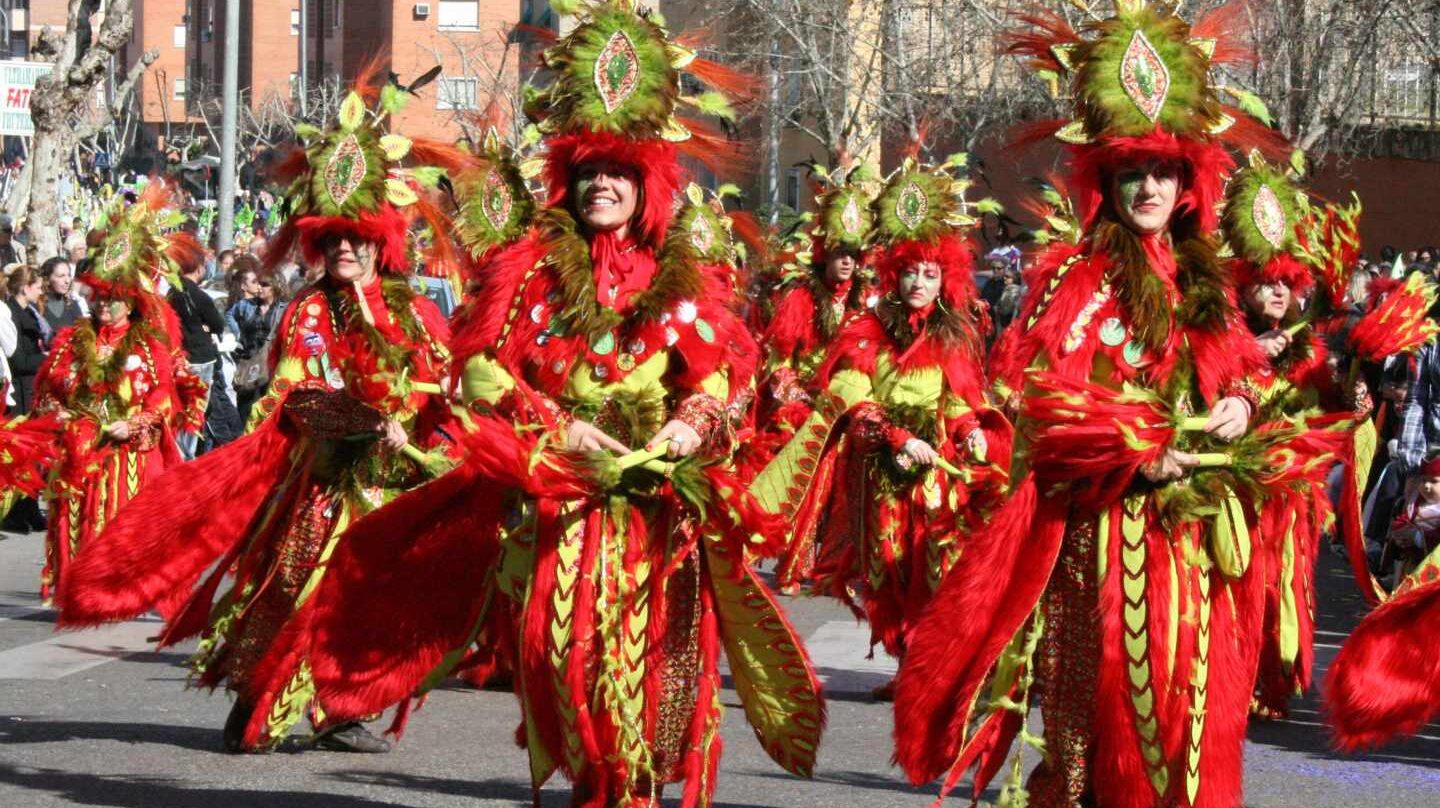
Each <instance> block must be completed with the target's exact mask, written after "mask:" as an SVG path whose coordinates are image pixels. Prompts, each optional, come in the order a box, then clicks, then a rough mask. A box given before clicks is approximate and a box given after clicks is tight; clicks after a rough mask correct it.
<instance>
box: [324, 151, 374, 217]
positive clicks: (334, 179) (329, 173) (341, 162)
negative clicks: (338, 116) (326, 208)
mask: <svg viewBox="0 0 1440 808" xmlns="http://www.w3.org/2000/svg"><path fill="white" fill-rule="evenodd" d="M368 169H369V165H368V164H367V163H366V162H365V150H364V149H362V148H360V140H359V138H357V137H355V136H354V135H347V136H346V137H345V139H344V140H342V141H340V145H338V146H336V147H335V151H334V152H332V153H331V155H330V160H329V161H328V162H326V163H325V193H327V194H329V195H330V198H331V200H332V201H334V203H335V204H336V205H343V204H345V200H347V199H349V198H350V195H351V194H353V193H355V192H356V191H358V190H360V184H361V183H362V182H364V181H365V172H366V171H367V170H368Z"/></svg>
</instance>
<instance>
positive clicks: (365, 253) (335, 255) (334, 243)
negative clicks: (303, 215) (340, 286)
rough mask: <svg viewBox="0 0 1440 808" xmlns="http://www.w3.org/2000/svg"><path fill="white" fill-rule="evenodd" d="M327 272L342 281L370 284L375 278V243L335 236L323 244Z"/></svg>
mask: <svg viewBox="0 0 1440 808" xmlns="http://www.w3.org/2000/svg"><path fill="white" fill-rule="evenodd" d="M321 246H322V247H323V248H324V250H325V272H326V273H327V274H328V275H329V276H330V277H332V278H334V279H335V280H337V281H340V282H342V283H354V282H356V281H359V282H360V283H361V284H368V283H369V282H370V281H371V280H373V279H374V278H375V245H374V244H371V243H369V242H367V241H360V240H358V239H352V238H350V237H348V236H334V237H331V238H329V239H327V240H326V241H325V243H324V244H322V245H321Z"/></svg>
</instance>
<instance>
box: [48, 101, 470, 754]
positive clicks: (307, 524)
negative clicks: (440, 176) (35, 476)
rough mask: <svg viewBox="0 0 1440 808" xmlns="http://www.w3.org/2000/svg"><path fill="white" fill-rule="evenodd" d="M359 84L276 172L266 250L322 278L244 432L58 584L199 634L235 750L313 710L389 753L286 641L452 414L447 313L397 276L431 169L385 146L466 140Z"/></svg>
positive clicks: (341, 736)
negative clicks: (300, 260)
mask: <svg viewBox="0 0 1440 808" xmlns="http://www.w3.org/2000/svg"><path fill="white" fill-rule="evenodd" d="M358 86H359V87H360V89H359V90H357V91H354V92H351V93H350V94H349V96H348V97H347V98H346V99H345V101H344V103H343V104H342V105H341V109H340V116H339V125H338V127H337V128H335V129H332V130H328V131H323V132H322V131H320V130H316V129H309V130H306V131H304V132H301V133H300V136H301V138H302V140H303V141H304V142H305V143H306V148H305V150H304V151H301V150H299V149H298V148H297V150H296V152H295V154H294V156H292V157H291V158H290V159H289V160H287V161H285V162H284V163H283V165H282V168H281V173H282V176H283V177H284V178H287V179H292V180H293V183H292V186H291V191H290V195H289V200H290V203H291V205H292V206H293V213H292V215H291V218H290V219H289V221H288V222H287V223H286V226H285V227H284V228H283V229H282V230H281V232H280V233H278V234H277V236H276V241H275V244H274V246H273V251H272V253H271V255H272V257H273V258H274V259H276V260H278V259H280V258H283V257H284V256H286V255H288V254H289V252H290V250H291V248H292V246H293V245H295V244H296V243H297V242H298V245H299V247H300V249H301V251H302V252H303V254H304V255H305V258H306V261H307V262H311V263H314V264H323V265H324V267H325V274H324V275H323V276H322V277H321V279H320V280H319V281H318V282H316V283H315V284H314V285H312V286H310V287H308V288H307V289H305V290H303V291H302V292H301V293H300V294H298V295H297V296H296V297H295V299H294V301H293V302H292V303H291V304H290V306H289V307H288V309H287V310H286V312H285V314H284V316H283V319H282V321H281V324H280V327H279V330H278V331H277V334H276V339H275V348H274V353H273V356H272V362H273V364H274V372H273V374H272V382H271V386H270V392H269V393H268V394H267V395H266V396H265V398H263V399H261V400H260V401H259V402H257V405H256V410H257V415H256V416H255V417H256V419H257V426H256V428H255V431H254V432H253V433H252V434H250V435H248V436H247V437H245V438H243V439H241V440H239V441H236V442H234V443H232V444H229V445H227V446H225V447H224V448H223V449H221V450H218V451H216V452H212V453H209V454H207V455H205V456H204V457H203V458H201V459H199V460H197V461H194V462H191V463H188V464H185V465H183V466H180V467H178V468H176V469H174V470H173V471H170V472H168V473H167V474H165V475H164V476H162V477H160V478H159V479H156V480H155V481H154V482H153V483H152V486H151V488H149V489H147V491H146V493H145V494H142V496H141V497H139V498H137V499H136V500H134V501H133V502H132V506H133V513H128V514H127V515H125V516H123V517H122V518H119V519H116V520H114V521H112V522H111V523H110V524H109V526H108V527H107V528H106V529H105V531H104V532H103V533H102V534H101V535H100V536H99V537H97V539H96V540H95V541H94V542H93V544H92V546H91V547H89V548H88V549H87V550H86V551H85V552H83V553H82V554H81V555H80V557H79V558H78V559H77V560H76V562H75V564H74V565H73V566H72V567H71V569H70V570H69V572H68V573H67V574H66V577H65V578H64V579H63V588H62V593H63V596H62V598H61V615H60V619H61V624H62V625H67V626H80V625H92V624H95V623H98V622H103V621H112V620H123V619H127V618H130V617H133V616H135V615H137V614H140V613H143V612H145V611H147V610H150V609H156V610H158V611H159V612H160V613H161V614H162V615H163V616H164V617H165V618H166V621H167V622H166V627H165V630H164V632H163V633H162V635H161V644H162V646H163V645H169V644H172V643H175V642H178V641H180V640H183V639H185V638H187V637H192V636H194V635H196V634H200V635H201V636H202V639H201V643H200V650H199V652H198V653H197V654H196V655H195V657H194V658H193V660H192V662H191V664H192V667H194V668H195V671H196V676H197V678H198V681H199V682H200V684H202V685H205V686H208V687H215V686H217V685H220V684H222V683H224V684H225V685H226V687H227V688H228V689H229V690H231V691H232V692H233V693H234V694H235V704H234V707H233V709H232V710H231V712H230V716H229V718H228V719H227V721H226V724H225V733H224V739H225V744H226V747H227V748H228V749H230V750H232V751H263V750H265V749H268V748H271V747H273V746H275V745H277V744H279V743H280V742H281V741H283V740H284V739H285V737H286V736H287V735H288V733H289V731H290V729H291V727H292V726H293V725H294V724H295V723H297V722H298V721H299V720H300V719H301V718H303V717H305V715H306V713H307V712H308V713H309V715H310V719H311V722H312V723H313V724H314V725H315V726H316V727H317V730H318V731H319V735H318V737H317V739H316V740H317V745H319V746H320V747H322V748H338V749H346V750H353V751H364V752H376V751H385V749H386V748H388V747H387V745H386V744H385V743H384V742H383V741H381V740H380V739H378V738H375V737H374V736H372V735H370V734H369V733H368V732H366V731H365V730H364V728H363V727H361V726H360V724H359V723H358V722H336V721H329V720H327V718H326V716H325V713H324V710H323V705H321V704H318V703H316V702H315V701H314V700H313V698H312V697H313V695H314V684H313V681H312V680H311V676H310V667H309V663H308V662H307V661H306V657H307V653H308V649H309V645H310V642H311V637H310V635H309V633H308V632H307V631H305V630H304V627H303V626H301V627H297V629H296V630H295V631H294V633H293V634H290V635H286V637H285V638H284V640H283V641H280V640H277V636H278V634H279V631H280V629H281V627H282V626H283V625H285V624H286V622H287V621H288V620H289V619H290V617H291V615H292V614H294V613H296V611H297V609H298V608H299V607H300V606H301V605H303V603H304V602H305V601H306V599H307V598H308V596H309V594H310V593H311V592H312V591H313V590H314V588H315V587H316V585H317V584H318V583H319V581H320V579H321V578H322V577H323V573H324V571H325V565H324V560H325V559H326V558H327V557H328V556H329V555H330V554H331V553H333V552H334V550H335V546H336V544H337V543H338V542H339V539H340V536H341V534H342V533H343V531H344V530H345V528H346V526H347V525H348V524H349V523H350V522H352V521H353V520H354V519H356V518H358V517H359V516H360V515H361V514H363V513H365V512H367V511H370V510H372V509H374V508H376V507H378V506H379V505H380V504H382V503H384V502H386V501H387V500H389V499H391V498H392V497H394V496H396V495H397V494H398V493H399V492H400V491H403V490H405V489H407V488H410V487H413V486H415V485H416V484H418V483H420V482H421V481H423V480H425V479H427V478H428V476H429V474H430V468H429V465H430V463H429V458H428V456H426V455H423V454H422V453H420V451H419V450H417V449H415V448H414V446H413V444H412V441H413V442H415V443H420V444H421V445H426V444H429V443H432V442H434V441H435V440H436V436H435V434H434V427H435V426H436V425H437V423H439V422H440V421H441V420H443V419H444V418H445V417H447V416H448V407H446V406H445V402H444V397H443V393H442V387H441V382H442V381H443V380H444V379H445V377H446V375H447V371H448V357H449V354H448V351H447V349H446V345H445V343H446V339H447V336H448V334H447V329H446V323H445V322H444V320H443V319H442V318H441V316H440V314H439V312H438V310H436V308H435V307H434V306H433V305H432V304H431V303H430V302H429V301H428V300H427V299H425V298H424V297H423V296H418V295H417V294H416V293H415V292H414V291H413V290H412V289H411V287H410V283H409V280H408V278H407V273H408V270H409V268H410V267H411V266H412V258H411V255H410V252H409V249H408V233H407V231H408V228H409V224H410V221H411V217H410V216H408V215H406V214H405V213H403V212H402V208H406V207H413V206H419V207H420V208H421V209H422V210H424V209H425V208H424V202H423V199H421V198H420V197H418V196H417V188H419V185H418V183H419V181H420V180H421V179H424V178H426V177H427V176H428V175H426V174H423V173H421V172H416V173H413V174H412V173H408V172H407V171H406V170H404V169H401V168H400V167H399V165H397V163H396V161H398V160H399V159H400V158H402V157H403V156H405V155H406V152H410V153H411V156H413V157H415V158H416V160H417V161H427V160H428V158H431V157H447V158H448V157H454V158H456V159H458V158H459V155H458V154H456V153H452V152H451V151H450V150H449V149H446V148H442V147H436V146H433V145H430V144H424V143H420V142H412V141H410V140H408V139H406V138H403V137H401V136H399V135H394V134H382V133H383V130H382V128H381V125H382V123H383V121H384V119H385V117H386V116H387V114H388V113H390V112H393V111H394V110H395V109H397V108H398V105H399V104H400V103H403V100H404V98H405V96H406V95H407V91H406V90H405V89H403V88H400V87H398V86H394V85H391V86H388V87H385V88H384V89H383V91H382V90H381V88H379V87H372V86H369V85H368V84H367V83H366V82H365V81H363V80H362V81H361V82H360V83H359V84H358ZM411 89H414V88H411ZM377 97H378V98H379V99H380V105H379V107H378V109H376V110H375V111H372V110H370V109H368V108H367V103H366V101H367V99H369V100H370V101H372V102H373V101H374V100H375V99H376V98H377ZM420 190H422V191H423V190H424V189H423V188H420ZM431 226H432V228H434V231H435V232H442V230H441V227H440V222H439V221H438V220H437V221H433V222H432V223H431ZM217 562H218V563H217ZM207 570H208V571H209V574H208V575H205V573H206V572H207ZM227 574H233V581H232V583H231V585H230V587H229V588H228V589H227V590H225V591H223V592H221V593H220V594H219V596H218V597H217V592H220V586H221V584H222V582H223V580H224V579H225V578H226V577H227ZM202 576H205V577H203V578H202Z"/></svg>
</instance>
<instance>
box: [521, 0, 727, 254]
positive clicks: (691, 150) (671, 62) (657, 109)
mask: <svg viewBox="0 0 1440 808" xmlns="http://www.w3.org/2000/svg"><path fill="white" fill-rule="evenodd" d="M569 5H570V4H568V3H567V4H565V6H569ZM575 14H576V17H577V24H576V26H575V28H574V29H573V30H572V31H571V32H570V33H569V34H568V35H567V36H565V37H564V38H563V39H561V40H559V41H558V42H557V43H556V44H555V46H554V47H552V48H550V49H549V50H546V51H545V52H544V54H543V56H542V57H541V61H542V63H543V64H544V66H545V67H547V68H548V69H549V74H550V77H551V81H550V83H549V85H548V86H546V87H545V88H543V89H538V88H533V87H532V88H527V98H526V104H525V111H526V114H527V115H528V116H529V117H530V118H531V119H532V120H534V121H535V122H536V125H537V126H538V127H539V129H540V132H541V133H542V134H544V135H546V136H547V141H546V144H547V147H548V152H547V156H546V167H545V184H546V187H547V190H548V192H549V193H548V204H550V205H551V206H552V207H560V206H563V205H565V204H567V203H568V201H569V195H570V183H571V180H572V179H573V177H574V174H575V171H576V169H578V168H579V167H580V166H581V165H582V164H584V163H588V162H595V161H610V162H614V163H618V164H621V165H624V166H628V167H630V168H632V169H633V170H635V171H636V172H637V173H638V174H639V175H640V177H641V183H640V185H641V196H642V198H641V205H642V207H641V210H640V211H639V213H638V222H637V225H638V226H637V227H636V228H634V230H635V232H636V233H637V235H638V236H639V238H640V239H641V240H642V241H644V242H645V243H647V244H649V245H650V246H654V247H658V246H659V245H660V243H661V242H662V240H663V239H664V237H665V232H666V230H667V229H668V227H669V225H670V220H671V218H672V214H673V212H674V208H673V203H674V200H675V196H676V195H677V194H678V193H679V192H680V190H681V189H682V188H683V187H684V184H685V183H684V179H683V172H682V171H681V169H680V165H679V161H678V156H679V154H680V153H681V152H682V151H683V152H684V153H685V154H687V155H689V156H691V157H694V158H696V159H698V160H700V161H701V162H704V163H706V164H707V165H709V166H711V167H712V168H716V167H720V166H721V165H723V164H724V163H725V162H727V159H728V158H729V157H730V156H731V155H732V152H733V150H732V149H731V148H730V147H729V146H728V145H727V144H726V143H725V140H724V137H723V135H721V134H719V133H718V132H717V131H716V130H715V129H714V128H713V127H709V126H707V125H706V124H704V123H703V122H702V121H700V120H698V119H696V118H690V117H685V116H682V115H681V114H679V109H680V108H681V107H682V106H683V107H687V108H689V109H690V110H691V111H693V112H695V113H698V114H700V115H712V116H716V117H720V118H722V119H727V120H733V118H734V110H733V109H732V108H731V106H730V103H729V101H728V100H727V99H726V94H727V93H730V94H732V95H733V94H735V93H737V92H742V91H743V88H744V87H745V82H744V80H743V79H742V78H741V77H740V76H739V75H738V74H736V73H734V72H733V71H730V70H729V69H727V68H724V67H721V66H720V65H717V64H715V63H713V62H710V61H707V60H704V59H701V58H699V57H698V56H697V55H696V53H695V51H693V50H691V49H689V48H687V47H685V46H684V45H682V44H680V43H679V42H677V41H673V40H672V39H671V38H670V35H669V33H668V32H667V31H666V30H665V28H664V27H663V24H662V21H661V19H660V18H659V17H658V15H654V14H646V13H641V12H640V11H639V10H638V9H637V7H636V4H635V3H634V2H633V0H595V1H594V2H588V3H584V4H583V5H579V7H578V8H576V9H575ZM682 73H684V74H688V75H689V76H690V77H691V78H692V79H694V80H695V82H697V83H698V84H700V85H703V86H707V87H709V88H711V89H709V90H707V91H704V92H700V93H697V94H695V95H684V94H682V85H681V75H682Z"/></svg>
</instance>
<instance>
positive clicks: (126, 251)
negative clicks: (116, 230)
mask: <svg viewBox="0 0 1440 808" xmlns="http://www.w3.org/2000/svg"><path fill="white" fill-rule="evenodd" d="M130 253H131V244H130V234H129V233H121V234H120V235H119V237H117V238H116V239H115V243H114V244H111V245H110V249H109V250H107V251H106V252H105V269H106V270H108V271H110V272H114V271H115V270H118V269H119V268H120V267H122V266H124V265H125V262H126V261H128V260H130Z"/></svg>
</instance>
